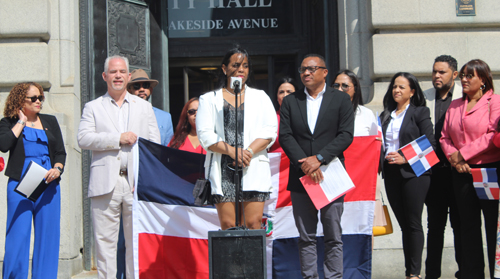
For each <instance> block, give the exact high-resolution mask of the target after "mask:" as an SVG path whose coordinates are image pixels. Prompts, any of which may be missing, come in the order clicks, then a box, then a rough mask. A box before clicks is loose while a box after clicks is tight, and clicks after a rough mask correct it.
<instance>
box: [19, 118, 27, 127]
mask: <svg viewBox="0 0 500 279" xmlns="http://www.w3.org/2000/svg"><path fill="white" fill-rule="evenodd" d="M17 123H19V124H21V125H23V126H25V125H26V122H24V121H22V120H21V119H19V120H17Z"/></svg>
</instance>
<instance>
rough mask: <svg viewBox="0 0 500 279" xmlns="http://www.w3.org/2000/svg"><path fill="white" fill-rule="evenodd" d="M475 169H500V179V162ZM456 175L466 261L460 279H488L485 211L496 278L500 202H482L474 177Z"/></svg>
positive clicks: (455, 187)
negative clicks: (483, 230)
mask: <svg viewBox="0 0 500 279" xmlns="http://www.w3.org/2000/svg"><path fill="white" fill-rule="evenodd" d="M470 167H471V168H497V176H498V177H500V176H499V175H500V170H499V169H498V168H499V167H500V164H499V163H491V164H483V165H470ZM452 174H453V188H454V190H455V198H456V200H457V208H458V214H459V217H460V224H461V226H460V231H461V239H462V242H461V243H462V259H461V264H460V278H466V279H483V278H484V254H483V239H482V232H481V210H482V211H483V217H484V223H485V224H484V226H485V231H486V244H487V251H488V263H489V270H490V277H491V278H492V279H493V278H494V277H493V273H494V270H495V248H496V240H497V221H498V201H496V200H493V201H490V200H480V199H479V198H478V197H477V194H476V190H475V189H474V185H473V182H472V175H470V174H466V173H458V172H457V171H456V170H455V169H454V170H452Z"/></svg>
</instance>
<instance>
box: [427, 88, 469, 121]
mask: <svg viewBox="0 0 500 279" xmlns="http://www.w3.org/2000/svg"><path fill="white" fill-rule="evenodd" d="M451 95H452V96H451V100H452V101H453V100H455V99H458V98H462V86H460V84H458V83H456V82H455V87H453V93H451ZM424 96H425V99H426V100H427V107H428V108H429V110H430V111H431V121H432V124H434V125H436V122H435V121H434V118H435V115H436V113H435V112H434V111H435V109H436V106H435V100H436V89H435V88H434V87H431V88H429V89H427V90H425V91H424Z"/></svg>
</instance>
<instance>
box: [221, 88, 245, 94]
mask: <svg viewBox="0 0 500 279" xmlns="http://www.w3.org/2000/svg"><path fill="white" fill-rule="evenodd" d="M224 90H226V92H227V93H229V94H231V95H233V96H236V94H234V93H231V91H229V90H227V89H226V88H225V87H224ZM242 94H245V89H243V90H242V91H241V92H240V94H238V96H240V95H242Z"/></svg>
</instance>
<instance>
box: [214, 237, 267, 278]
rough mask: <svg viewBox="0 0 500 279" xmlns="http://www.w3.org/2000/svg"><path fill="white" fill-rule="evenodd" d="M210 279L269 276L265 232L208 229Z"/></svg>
mask: <svg viewBox="0 0 500 279" xmlns="http://www.w3.org/2000/svg"><path fill="white" fill-rule="evenodd" d="M208 253H209V264H210V279H229V278H231V279H244V278H246V279H250V278H251V279H266V278H267V270H266V231H265V230H225V231H211V232H208Z"/></svg>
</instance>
